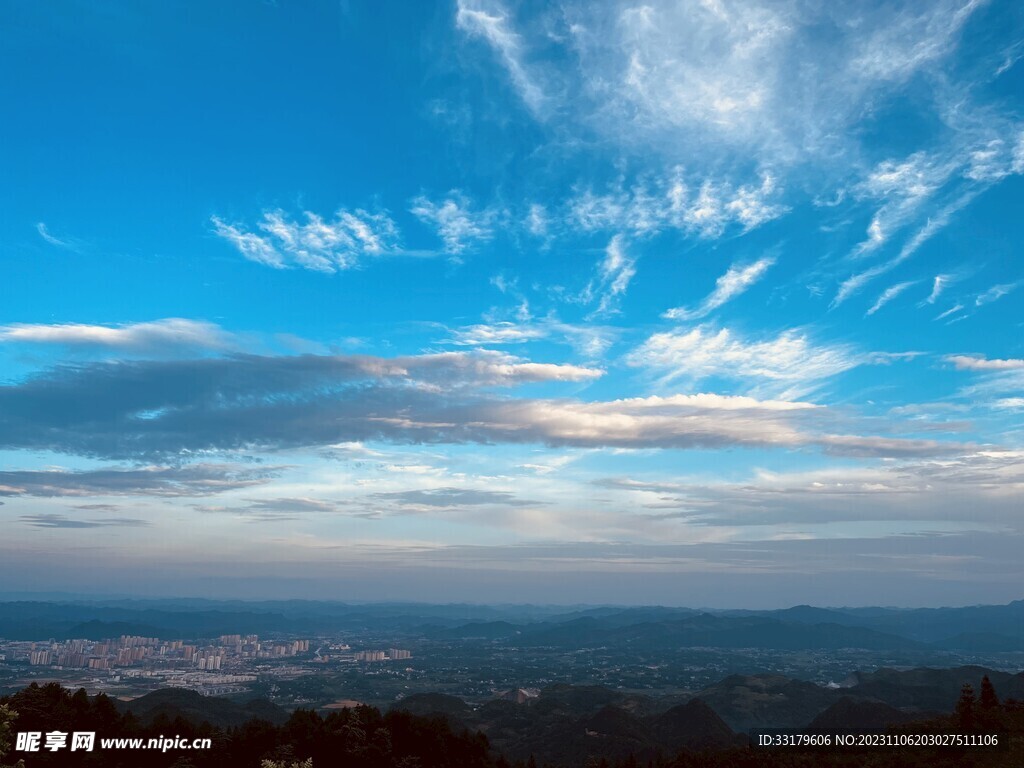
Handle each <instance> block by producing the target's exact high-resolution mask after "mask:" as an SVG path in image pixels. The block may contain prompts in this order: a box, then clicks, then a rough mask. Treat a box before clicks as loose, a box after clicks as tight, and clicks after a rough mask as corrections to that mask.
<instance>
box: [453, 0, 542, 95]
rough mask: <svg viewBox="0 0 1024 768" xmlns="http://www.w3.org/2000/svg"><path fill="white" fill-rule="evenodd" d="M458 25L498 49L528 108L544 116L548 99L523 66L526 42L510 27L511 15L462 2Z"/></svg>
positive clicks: (491, 5) (480, 0) (475, 1)
mask: <svg viewBox="0 0 1024 768" xmlns="http://www.w3.org/2000/svg"><path fill="white" fill-rule="evenodd" d="M455 24H456V26H457V27H458V28H459V29H461V30H462V31H463V32H465V33H466V34H467V35H470V36H471V37H478V38H481V39H483V40H484V41H486V42H487V43H488V44H489V45H490V46H491V48H492V49H494V51H495V53H497V54H498V57H499V58H500V60H501V63H502V65H503V66H504V67H505V69H506V70H507V72H508V74H509V77H510V78H511V80H512V84H513V86H515V89H516V91H518V93H519V95H520V96H521V97H522V99H523V101H524V102H525V103H526V106H527V107H529V109H530V110H531V111H532V112H534V113H535V114H538V115H539V114H541V113H543V111H544V106H545V103H546V102H547V96H546V95H545V94H544V90H543V89H542V88H541V86H540V85H539V83H537V82H536V80H535V79H534V76H533V75H532V74H530V72H529V71H528V70H527V66H526V65H525V63H524V62H523V55H524V54H523V45H522V39H521V38H520V36H519V35H518V34H516V33H515V32H514V31H513V30H512V29H511V27H510V26H509V20H508V13H507V11H505V10H504V9H503V8H502V6H501V5H500V4H499V3H496V2H486V1H484V0H459V2H458V8H457V10H456V12H455Z"/></svg>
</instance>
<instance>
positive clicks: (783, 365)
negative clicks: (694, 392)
mask: <svg viewBox="0 0 1024 768" xmlns="http://www.w3.org/2000/svg"><path fill="white" fill-rule="evenodd" d="M626 362H627V363H628V364H629V365H632V366H635V367H638V368H644V369H646V370H649V371H652V372H654V373H656V374H659V375H660V377H661V378H660V381H661V382H662V383H663V384H667V383H670V382H677V381H688V382H699V381H701V380H703V379H707V378H710V377H720V378H724V379H729V380H733V381H740V382H742V383H744V384H746V385H747V386H748V387H749V388H750V389H751V390H753V391H762V390H764V391H769V392H773V393H774V392H778V393H783V395H784V396H785V397H798V396H801V395H805V394H807V393H810V392H812V391H814V390H815V389H817V388H818V387H820V386H821V385H822V384H823V383H824V381H825V380H826V379H828V378H830V377H832V376H835V375H837V374H840V373H842V372H844V371H847V370H850V369H851V368H854V367H856V366H858V365H860V364H861V363H863V362H865V360H864V359H863V357H862V356H859V355H856V354H854V353H853V352H852V351H851V350H850V349H848V348H846V347H842V346H837V345H833V346H819V345H816V344H814V343H812V342H811V341H810V340H809V338H808V336H807V334H806V333H805V332H803V331H798V330H790V331H786V332H784V333H781V334H779V335H778V336H775V337H772V338H767V339H760V340H751V339H744V338H742V337H740V336H738V335H737V334H735V333H733V332H732V331H730V330H728V329H726V328H722V329H717V328H715V327H713V326H710V325H700V326H697V327H696V328H693V329H690V330H679V331H667V332H663V333H656V334H654V335H652V336H651V337H650V338H649V339H647V341H645V342H644V343H643V344H642V345H641V346H640V347H638V348H637V349H635V350H634V351H633V352H631V353H630V354H629V355H628V356H627V357H626Z"/></svg>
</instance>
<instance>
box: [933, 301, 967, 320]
mask: <svg viewBox="0 0 1024 768" xmlns="http://www.w3.org/2000/svg"><path fill="white" fill-rule="evenodd" d="M963 308H964V305H963V304H954V305H953V306H952V307H950V308H949V309H947V310H946V311H945V312H942V313H940V314H938V315H936V316H935V319H936V320H943V319H945V318H947V317H949V316H950V315H955V314H956V313H957V312H961V311H963Z"/></svg>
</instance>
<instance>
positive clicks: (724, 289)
mask: <svg viewBox="0 0 1024 768" xmlns="http://www.w3.org/2000/svg"><path fill="white" fill-rule="evenodd" d="M774 263H775V259H773V258H771V257H766V258H763V259H758V260H757V261H755V262H754V263H753V264H748V265H746V266H740V265H738V264H733V265H732V266H731V267H729V269H728V271H727V272H726V273H725V274H724V275H722V276H721V277H720V278H718V280H716V281H715V290H714V291H712V292H711V293H710V294H709V295H708V296H707V297H706V298H705V299H704V301H702V302H701V303H700V306H699V307H697V308H696V309H692V310H689V309H686V308H685V307H676V308H674V309H670V310H668V311H666V312H665V313H664V314H663V315H662V317H665V318H668V319H670V320H695V319H697V318H701V317H705V316H706V315H708V314H710V313H711V312H713V311H714V310H716V309H718V308H719V307H720V306H722V305H723V304H725V303H726V302H727V301H730V300H732V299H734V298H736V297H737V296H739V295H740V294H741V293H743V292H744V291H746V290H747V289H748V288H749V287H750V286H752V285H753V284H754V283H756V282H757V281H758V280H760V279H761V278H762V277H763V276H764V274H765V272H767V271H768V269H769V267H771V266H772V265H773V264H774Z"/></svg>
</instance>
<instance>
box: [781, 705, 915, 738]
mask: <svg viewBox="0 0 1024 768" xmlns="http://www.w3.org/2000/svg"><path fill="white" fill-rule="evenodd" d="M920 719H921V715H916V714H911V713H908V712H903V711H901V710H899V709H896V708H895V707H890V706H889V705H888V704H885V703H883V702H881V701H869V700H867V699H854V698H851V697H849V696H844V697H843V698H841V699H840V700H839V701H837V702H836V703H835V704H833V705H832V706H830V707H829V708H828V709H826V710H825V711H824V712H822V713H821V714H820V715H818V716H817V717H816V718H814V719H813V720H812V721H811V722H810V723H808V724H807V725H805V726H804V727H803V728H801V731H802V732H804V733H885V731H886V729H888V728H889V727H890V726H893V725H902V724H904V723H909V722H913V721H914V720H920Z"/></svg>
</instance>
